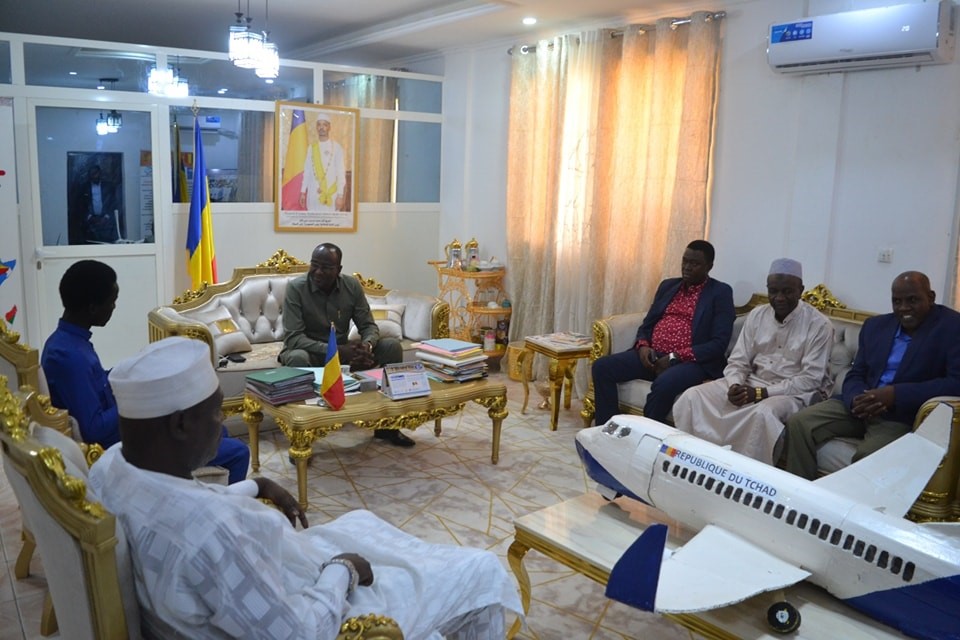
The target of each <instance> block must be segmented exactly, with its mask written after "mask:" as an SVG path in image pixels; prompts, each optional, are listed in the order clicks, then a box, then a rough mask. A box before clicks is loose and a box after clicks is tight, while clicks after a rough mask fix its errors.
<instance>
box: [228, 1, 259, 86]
mask: <svg viewBox="0 0 960 640" xmlns="http://www.w3.org/2000/svg"><path fill="white" fill-rule="evenodd" d="M239 4H240V3H239V0H237V9H239V8H240V6H239ZM241 22H245V23H246V24H245V26H244V27H243V30H242V31H240V30H238V29H237V25H234V26H233V27H230V60H231V61H232V62H233V64H234V65H236V66H238V67H240V68H241V69H256V68H257V64H258V63H259V62H260V55H261V52H262V51H263V34H262V33H260V32H258V31H254V30H253V29H251V28H250V24H251V23H252V22H253V18H252V17H250V0H247V17H246V18H243V13H242V12H240V11H237V23H238V24H240V23H241Z"/></svg>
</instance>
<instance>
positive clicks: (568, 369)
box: [563, 360, 577, 409]
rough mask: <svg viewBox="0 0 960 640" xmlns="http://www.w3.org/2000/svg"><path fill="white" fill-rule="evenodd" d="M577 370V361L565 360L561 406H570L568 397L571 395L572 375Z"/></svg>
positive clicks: (567, 407) (566, 407) (565, 407)
mask: <svg viewBox="0 0 960 640" xmlns="http://www.w3.org/2000/svg"><path fill="white" fill-rule="evenodd" d="M576 372H577V361H576V360H567V361H566V362H565V366H564V370H563V408H564V409H569V408H570V398H572V397H573V376H574V374H575V373H576Z"/></svg>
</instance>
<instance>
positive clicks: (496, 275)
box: [430, 260, 512, 355]
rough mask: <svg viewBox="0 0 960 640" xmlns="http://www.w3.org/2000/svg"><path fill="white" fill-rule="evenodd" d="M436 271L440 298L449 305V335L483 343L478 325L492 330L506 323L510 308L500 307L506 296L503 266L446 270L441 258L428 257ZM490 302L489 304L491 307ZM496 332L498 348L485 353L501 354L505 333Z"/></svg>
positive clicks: (503, 350)
mask: <svg viewBox="0 0 960 640" xmlns="http://www.w3.org/2000/svg"><path fill="white" fill-rule="evenodd" d="M430 264H431V265H433V267H434V268H435V269H436V270H437V278H438V286H439V289H440V299H441V300H443V301H444V302H446V303H447V304H449V305H450V336H451V337H453V338H458V339H460V340H470V341H473V342H477V343H480V344H483V336H482V335H481V333H480V329H481V328H482V327H490V328H491V329H493V330H494V331H495V332H496V330H497V323H498V322H500V321H506V323H507V324H509V320H510V313H511V312H512V308H511V307H509V306H506V307H505V306H503V303H504V301H505V300H506V299H507V297H506V292H505V291H504V290H503V279H504V277H506V275H507V271H506V269H495V270H492V271H461V270H460V269H450V268H448V267H447V266H446V265H447V263H446V261H445V260H431V261H430ZM491 303H493V306H491ZM501 333H502V335H498V336H497V337H498V340H499V344H498V348H497V349H495V350H493V351H487V355H494V354H500V355H502V354H503V353H505V350H506V341H507V335H506V332H501Z"/></svg>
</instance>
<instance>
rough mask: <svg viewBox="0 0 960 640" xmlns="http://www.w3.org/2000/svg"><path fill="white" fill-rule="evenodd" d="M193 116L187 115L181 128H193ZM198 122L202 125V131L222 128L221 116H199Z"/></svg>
mask: <svg viewBox="0 0 960 640" xmlns="http://www.w3.org/2000/svg"><path fill="white" fill-rule="evenodd" d="M193 122H194V120H193V118H190V117H187V118H184V119H183V123H182V124H181V125H180V128H181V129H193ZM196 122H197V124H198V125H200V130H201V131H219V130H220V116H197V120H196Z"/></svg>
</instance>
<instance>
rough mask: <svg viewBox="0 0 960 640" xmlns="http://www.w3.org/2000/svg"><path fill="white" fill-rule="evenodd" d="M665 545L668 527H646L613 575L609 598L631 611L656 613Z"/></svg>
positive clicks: (610, 581)
mask: <svg viewBox="0 0 960 640" xmlns="http://www.w3.org/2000/svg"><path fill="white" fill-rule="evenodd" d="M666 544H667V526H666V525H664V524H654V525H650V526H649V527H647V528H646V529H645V530H644V532H643V533H642V534H641V535H640V537H639V538H637V539H636V540H635V541H634V543H633V544H632V545H630V548H628V549H627V550H626V551H624V553H623V555H622V556H620V559H619V560H617V564H615V565H614V566H613V570H611V571H610V579H609V580H608V581H607V591H606V596H607V597H608V598H610V599H611V600H616V601H618V602H622V603H624V604H627V605H630V606H631V607H636V608H638V609H643V610H644V611H653V610H654V609H653V608H654V604H655V603H656V599H657V583H658V582H659V580H660V565H661V563H662V562H663V551H664V548H665V546H666Z"/></svg>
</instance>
